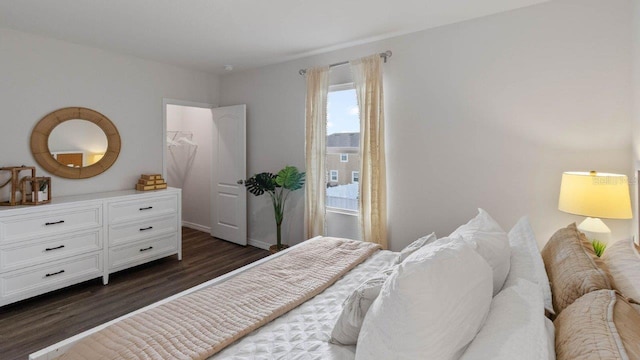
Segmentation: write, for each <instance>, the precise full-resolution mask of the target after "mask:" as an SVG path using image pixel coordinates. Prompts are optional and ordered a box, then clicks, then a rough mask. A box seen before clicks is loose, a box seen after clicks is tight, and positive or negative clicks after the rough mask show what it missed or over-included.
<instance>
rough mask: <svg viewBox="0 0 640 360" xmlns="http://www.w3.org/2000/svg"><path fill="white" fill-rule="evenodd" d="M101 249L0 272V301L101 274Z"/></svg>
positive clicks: (34, 293) (33, 293)
mask: <svg viewBox="0 0 640 360" xmlns="http://www.w3.org/2000/svg"><path fill="white" fill-rule="evenodd" d="M102 259H103V256H102V252H95V253H91V254H86V255H80V256H76V257H72V258H68V259H65V260H60V261H54V262H51V263H47V264H44V265H42V266H37V267H31V268H27V269H23V270H18V271H13V272H8V273H5V274H2V275H0V304H6V303H9V302H13V301H18V300H21V299H25V298H27V297H30V296H35V295H38V294H42V293H45V292H48V291H52V290H56V289H59V288H62V287H65V286H68V285H71V284H75V283H78V282H81V281H84V280H89V279H93V278H96V277H100V276H102Z"/></svg>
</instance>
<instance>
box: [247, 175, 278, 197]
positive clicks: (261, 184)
mask: <svg viewBox="0 0 640 360" xmlns="http://www.w3.org/2000/svg"><path fill="white" fill-rule="evenodd" d="M275 179H276V176H275V175H274V174H272V173H269V172H262V173H259V174H255V175H253V176H252V177H250V178H249V179H247V181H246V182H245V183H244V185H245V186H246V187H247V190H248V191H249V192H250V193H252V194H253V195H255V196H260V195H262V194H264V193H265V191H268V192H269V191H274V190H275V189H276V186H277V185H276V180H275Z"/></svg>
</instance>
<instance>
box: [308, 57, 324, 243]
mask: <svg viewBox="0 0 640 360" xmlns="http://www.w3.org/2000/svg"><path fill="white" fill-rule="evenodd" d="M306 75H307V101H306V116H305V117H306V149H305V151H306V173H307V174H306V184H305V209H304V223H305V236H306V238H307V239H309V238H312V237H314V236H318V235H324V234H325V207H324V206H325V197H326V188H327V183H326V179H325V152H326V142H327V140H326V139H327V96H328V94H329V67H328V66H324V67H317V68H313V69H308V70H307V73H306Z"/></svg>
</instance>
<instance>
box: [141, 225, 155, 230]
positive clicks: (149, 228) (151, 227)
mask: <svg viewBox="0 0 640 360" xmlns="http://www.w3.org/2000/svg"><path fill="white" fill-rule="evenodd" d="M151 229H153V226H149V227H146V228H142V229H140V231H146V230H151Z"/></svg>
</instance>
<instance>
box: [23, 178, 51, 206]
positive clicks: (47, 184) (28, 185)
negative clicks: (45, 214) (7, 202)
mask: <svg viewBox="0 0 640 360" xmlns="http://www.w3.org/2000/svg"><path fill="white" fill-rule="evenodd" d="M20 191H21V192H22V201H21V205H40V204H48V203H50V202H51V177H48V176H43V177H37V176H36V177H31V176H25V177H23V178H22V179H21V180H20Z"/></svg>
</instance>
